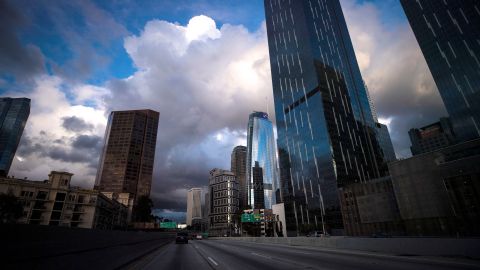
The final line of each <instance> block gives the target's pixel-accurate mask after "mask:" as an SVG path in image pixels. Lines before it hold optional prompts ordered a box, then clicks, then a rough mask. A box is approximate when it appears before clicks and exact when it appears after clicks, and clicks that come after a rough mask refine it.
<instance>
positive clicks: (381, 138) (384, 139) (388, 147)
mask: <svg viewBox="0 0 480 270" xmlns="http://www.w3.org/2000/svg"><path fill="white" fill-rule="evenodd" d="M375 125H376V126H377V128H376V133H377V140H378V145H379V146H380V149H381V150H382V153H383V159H384V160H385V161H386V162H390V161H394V160H396V159H397V157H396V155H395V149H394V148H393V144H392V139H391V138H390V133H389V132H388V127H387V125H384V124H381V123H375Z"/></svg>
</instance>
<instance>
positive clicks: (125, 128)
mask: <svg viewBox="0 0 480 270" xmlns="http://www.w3.org/2000/svg"><path fill="white" fill-rule="evenodd" d="M159 115H160V114H159V113H158V112H156V111H152V110H133V111H114V112H112V113H111V114H110V117H109V118H108V124H107V129H106V132H105V139H104V147H103V151H102V153H101V156H100V162H99V166H98V171H97V177H96V179H95V189H97V190H100V191H102V192H109V193H110V192H112V193H114V194H121V193H127V194H129V195H130V198H128V199H126V201H128V202H133V203H134V204H135V203H136V201H137V200H138V198H139V197H140V196H149V195H150V189H151V185H152V175H153V165H154V158H155V145H156V142H157V129H158V119H159ZM131 199H133V200H131ZM129 208H130V209H132V206H131V205H129Z"/></svg>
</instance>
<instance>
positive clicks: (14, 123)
mask: <svg viewBox="0 0 480 270" xmlns="http://www.w3.org/2000/svg"><path fill="white" fill-rule="evenodd" d="M29 115H30V99H28V98H0V176H6V175H7V174H8V171H9V170H10V166H11V165H12V161H13V158H14V156H15V152H16V151H17V147H18V143H19V142H20V138H21V137H22V134H23V129H24V128H25V124H26V123H27V119H28V116H29Z"/></svg>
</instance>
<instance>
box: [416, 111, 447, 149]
mask: <svg viewBox="0 0 480 270" xmlns="http://www.w3.org/2000/svg"><path fill="white" fill-rule="evenodd" d="M408 135H409V136H410V142H411V143H412V146H411V147H410V150H411V151H412V155H418V154H422V153H427V152H431V151H434V150H437V149H440V148H443V147H447V146H450V145H453V144H454V143H455V135H454V133H453V129H452V125H451V123H450V120H449V118H448V117H442V118H440V121H438V122H435V123H432V124H430V125H427V126H424V127H421V128H412V129H410V131H408Z"/></svg>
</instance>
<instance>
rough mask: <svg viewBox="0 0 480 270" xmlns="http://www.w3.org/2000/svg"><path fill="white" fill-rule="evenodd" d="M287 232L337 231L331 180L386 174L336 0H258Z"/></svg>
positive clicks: (335, 196)
mask: <svg viewBox="0 0 480 270" xmlns="http://www.w3.org/2000/svg"><path fill="white" fill-rule="evenodd" d="M264 3H265V12H266V24H267V32H268V44H269V53H270V64H271V72H272V84H273V92H274V93H273V94H274V101H275V114H276V124H277V133H278V140H277V145H278V155H279V167H280V183H281V192H282V198H283V202H284V203H285V213H286V223H287V224H286V225H287V231H288V235H299V234H303V233H306V232H308V231H311V230H315V229H317V230H323V229H324V228H325V230H327V231H329V232H330V233H333V234H337V233H338V234H340V233H343V221H342V215H341V211H340V202H339V197H338V188H339V187H342V186H344V185H348V184H350V183H357V182H365V181H368V180H369V179H371V178H377V177H379V176H382V175H384V174H386V172H387V170H388V169H387V168H386V164H385V162H384V160H383V158H382V153H381V150H380V147H379V144H378V141H377V139H376V131H375V129H376V127H375V121H374V119H373V116H372V112H371V109H370V106H369V100H368V96H367V92H366V90H365V87H364V84H363V80H362V77H361V74H360V70H359V67H358V64H357V61H356V58H355V53H354V50H353V46H352V43H351V40H350V37H349V34H348V30H347V26H346V22H345V19H344V17H343V13H342V9H341V7H340V3H339V2H338V0H328V1H326V0H298V1H289V0H265V1H264Z"/></svg>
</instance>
